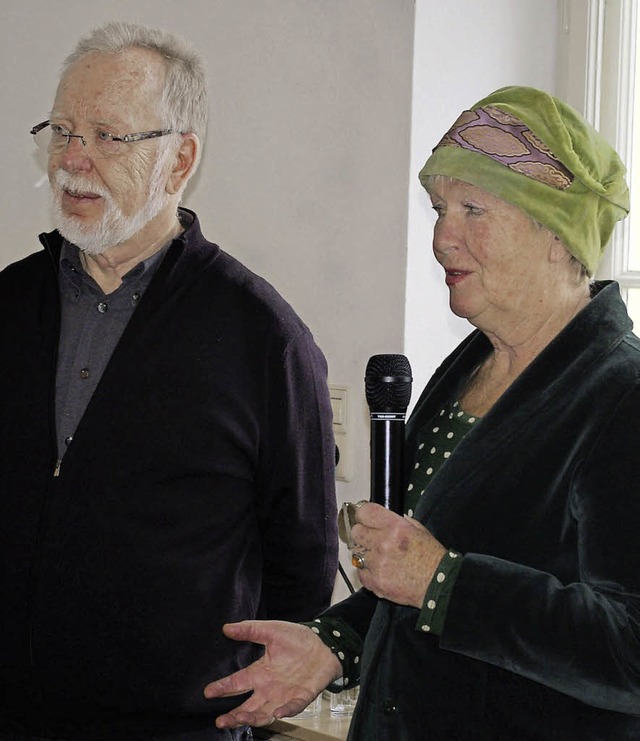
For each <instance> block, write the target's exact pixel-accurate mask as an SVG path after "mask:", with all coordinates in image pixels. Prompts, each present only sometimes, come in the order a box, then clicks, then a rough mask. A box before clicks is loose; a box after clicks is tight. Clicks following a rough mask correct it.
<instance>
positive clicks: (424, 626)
mask: <svg viewBox="0 0 640 741" xmlns="http://www.w3.org/2000/svg"><path fill="white" fill-rule="evenodd" d="M422 630H423V632H424V633H428V632H429V631H430V630H431V626H429V625H423V626H422Z"/></svg>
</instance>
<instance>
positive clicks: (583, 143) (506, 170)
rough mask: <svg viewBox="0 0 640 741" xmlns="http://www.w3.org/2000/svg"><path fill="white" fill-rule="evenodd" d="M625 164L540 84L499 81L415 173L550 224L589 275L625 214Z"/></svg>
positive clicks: (572, 110) (602, 140) (626, 195)
mask: <svg viewBox="0 0 640 741" xmlns="http://www.w3.org/2000/svg"><path fill="white" fill-rule="evenodd" d="M625 172H626V170H625V167H624V165H623V164H622V162H621V160H620V158H619V157H618V155H617V153H616V152H615V150H614V149H613V148H612V147H611V146H610V145H609V144H608V142H607V141H606V140H605V139H604V138H603V137H602V136H601V135H600V134H599V133H598V132H597V131H596V130H595V129H594V128H593V127H592V126H590V125H589V124H588V123H587V122H586V121H585V120H584V118H583V117H582V116H581V115H580V114H579V113H578V112H577V111H575V110H574V109H573V108H571V107H570V106H568V105H567V104H566V103H564V102H563V101H561V100H559V99H558V98H555V97H553V96H551V95H549V94H548V93H545V92H543V91H542V90H536V89H535V88H531V87H504V88H501V89H500V90H496V92H494V93H492V94H491V95H489V96H488V97H486V98H484V99H483V100H481V101H479V102H478V103H476V104H475V105H474V106H473V108H472V109H471V110H470V111H464V113H463V114H462V115H461V116H460V117H459V118H458V120H457V121H456V122H455V124H454V125H453V126H452V128H451V129H450V130H449V131H448V132H447V134H445V136H444V138H443V139H442V141H440V143H439V144H438V145H437V147H436V148H435V149H434V150H433V154H432V155H431V157H429V159H428V160H427V162H426V164H425V166H424V167H423V168H422V170H421V171H420V181H421V183H422V184H423V185H426V179H427V177H428V176H429V175H446V176H449V177H452V178H456V179H458V180H463V181H464V182H467V183H470V184H471V185H475V186H476V187H478V188H482V189H483V190H486V191H488V192H489V193H492V194H493V195H495V196H497V197H498V198H501V199H502V200H504V201H507V202H508V203H511V204H513V205H514V206H518V207H519V208H521V209H522V210H523V211H524V212H525V213H526V214H528V215H529V216H530V217H531V218H533V219H535V220H536V221H539V222H540V223H541V224H543V225H544V226H546V227H547V228H548V229H550V230H551V231H552V232H553V233H554V234H556V235H557V236H558V237H559V238H560V239H561V240H562V242H563V243H564V245H565V246H566V248H567V249H568V250H569V252H570V253H571V254H572V255H573V256H574V257H576V258H577V259H578V260H579V261H580V262H581V263H582V264H583V265H584V266H585V267H586V269H587V271H588V273H589V275H593V273H594V271H595V269H596V266H597V264H598V261H599V260H600V258H601V256H602V253H603V252H604V248H605V247H606V245H607V242H608V241H609V239H610V237H611V233H612V232H613V227H614V226H615V224H616V222H617V221H619V220H621V219H624V218H625V216H626V215H627V213H628V212H629V190H628V188H627V184H626V182H625V179H624V176H625Z"/></svg>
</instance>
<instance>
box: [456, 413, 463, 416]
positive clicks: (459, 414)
mask: <svg viewBox="0 0 640 741" xmlns="http://www.w3.org/2000/svg"><path fill="white" fill-rule="evenodd" d="M463 414H464V412H458V414H457V415H456V416H457V417H462V415H463Z"/></svg>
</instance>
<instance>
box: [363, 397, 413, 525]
mask: <svg viewBox="0 0 640 741" xmlns="http://www.w3.org/2000/svg"><path fill="white" fill-rule="evenodd" d="M404 419H405V415H404V414H403V413H397V412H372V413H371V501H372V502H376V503H377V504H381V505H382V506H383V507H386V508H387V509H390V510H392V511H393V512H397V513H398V514H402V512H403V496H402V479H403V475H404V433H405V429H404Z"/></svg>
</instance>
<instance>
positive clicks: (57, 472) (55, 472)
mask: <svg viewBox="0 0 640 741" xmlns="http://www.w3.org/2000/svg"><path fill="white" fill-rule="evenodd" d="M60 466H62V458H58V460H57V461H56V466H55V468H54V469H53V477H54V478H56V477H57V476H60Z"/></svg>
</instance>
